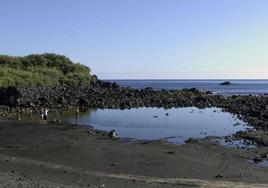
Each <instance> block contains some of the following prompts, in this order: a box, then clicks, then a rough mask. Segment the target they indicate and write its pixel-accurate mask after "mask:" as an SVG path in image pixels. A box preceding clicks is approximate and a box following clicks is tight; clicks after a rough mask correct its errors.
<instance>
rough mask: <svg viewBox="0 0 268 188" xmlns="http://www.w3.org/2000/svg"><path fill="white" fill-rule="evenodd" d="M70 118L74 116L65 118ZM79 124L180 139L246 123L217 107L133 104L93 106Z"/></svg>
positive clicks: (238, 127) (230, 129) (145, 136)
mask: <svg viewBox="0 0 268 188" xmlns="http://www.w3.org/2000/svg"><path fill="white" fill-rule="evenodd" d="M66 120H67V121H68V122H73V120H74V118H73V117H69V118H66ZM79 123H80V124H88V125H92V126H94V128H96V129H101V130H107V131H110V130H112V129H115V130H116V131H117V133H118V134H119V135H120V136H121V137H127V138H135V139H142V140H154V139H161V138H164V139H167V140H168V141H170V142H173V143H183V142H184V141H185V140H187V139H189V138H204V137H206V136H227V135H230V134H233V133H235V132H237V131H240V130H245V129H246V127H247V125H246V123H244V122H243V121H241V120H239V119H238V118H237V117H236V116H234V115H232V114H230V113H228V112H222V110H221V109H219V108H206V109H198V108H195V107H188V108H172V109H163V108H137V109H127V110H114V109H104V110H101V109H97V110H96V109H95V110H88V111H86V112H84V113H82V114H81V117H80V119H79Z"/></svg>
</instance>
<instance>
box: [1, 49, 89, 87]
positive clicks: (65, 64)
mask: <svg viewBox="0 0 268 188" xmlns="http://www.w3.org/2000/svg"><path fill="white" fill-rule="evenodd" d="M90 80H91V75H90V69H89V68H88V67H86V66H84V65H81V64H79V63H73V62H72V61H71V60H70V59H69V58H67V57H65V56H62V55H57V54H50V53H45V54H34V55H28V56H25V57H12V56H6V55H0V87H1V86H4V87H6V86H44V85H58V84H67V85H84V84H89V83H90Z"/></svg>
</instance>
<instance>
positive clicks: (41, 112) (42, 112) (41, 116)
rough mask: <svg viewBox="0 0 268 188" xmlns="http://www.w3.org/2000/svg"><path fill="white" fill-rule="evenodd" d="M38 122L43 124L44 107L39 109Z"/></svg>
mask: <svg viewBox="0 0 268 188" xmlns="http://www.w3.org/2000/svg"><path fill="white" fill-rule="evenodd" d="M39 124H40V125H43V124H44V109H43V108H41V110H40V119H39Z"/></svg>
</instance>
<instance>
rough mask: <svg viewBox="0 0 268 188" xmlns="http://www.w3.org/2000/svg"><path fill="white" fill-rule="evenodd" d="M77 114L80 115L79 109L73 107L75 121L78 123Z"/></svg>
mask: <svg viewBox="0 0 268 188" xmlns="http://www.w3.org/2000/svg"><path fill="white" fill-rule="evenodd" d="M79 116H80V111H79V109H78V108H76V109H75V123H76V124H77V123H78V120H79Z"/></svg>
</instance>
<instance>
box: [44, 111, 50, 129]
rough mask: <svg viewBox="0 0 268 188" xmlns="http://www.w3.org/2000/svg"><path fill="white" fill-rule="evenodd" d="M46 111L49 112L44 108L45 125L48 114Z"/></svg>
mask: <svg viewBox="0 0 268 188" xmlns="http://www.w3.org/2000/svg"><path fill="white" fill-rule="evenodd" d="M48 112H49V110H48V109H44V124H45V125H46V124H47V116H48Z"/></svg>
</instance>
